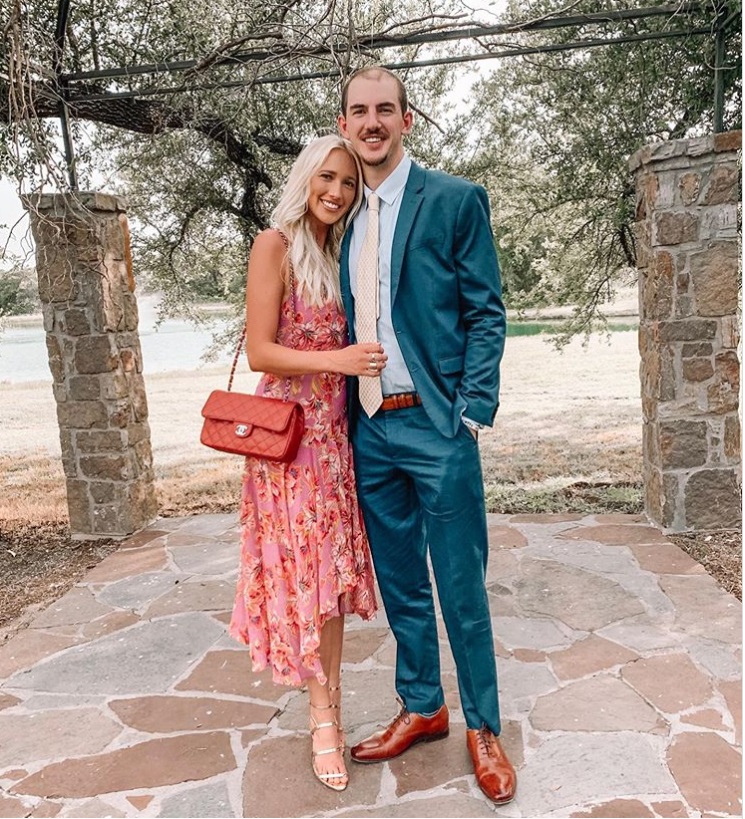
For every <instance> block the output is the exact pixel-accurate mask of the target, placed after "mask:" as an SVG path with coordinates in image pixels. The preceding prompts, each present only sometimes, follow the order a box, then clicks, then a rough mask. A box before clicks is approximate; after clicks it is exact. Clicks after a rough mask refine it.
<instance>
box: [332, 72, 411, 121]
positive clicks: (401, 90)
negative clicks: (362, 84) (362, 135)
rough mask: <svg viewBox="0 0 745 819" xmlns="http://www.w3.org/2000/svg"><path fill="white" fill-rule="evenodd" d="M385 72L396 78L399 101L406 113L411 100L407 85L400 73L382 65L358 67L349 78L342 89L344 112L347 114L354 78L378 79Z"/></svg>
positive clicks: (342, 108) (342, 107) (402, 110)
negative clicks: (407, 94) (395, 72)
mask: <svg viewBox="0 0 745 819" xmlns="http://www.w3.org/2000/svg"><path fill="white" fill-rule="evenodd" d="M383 74H385V75H386V76H388V77H393V79H394V80H395V82H396V85H397V86H398V101H399V103H400V104H401V113H402V114H405V113H406V112H407V111H408V110H409V100H408V97H407V96H406V86H405V85H404V84H403V81H402V80H401V78H400V77H399V76H398V74H394V73H393V71H389V70H388V69H387V68H383V67H382V66H380V65H367V66H365V67H364V68H358V69H357V70H356V71H355V72H353V73H352V74H351V75H350V76H349V77H348V78H347V81H346V82H345V83H344V86H343V88H342V89H341V112H342V114H343V115H346V113H347V99H348V97H349V86H350V84H351V82H352V80H356V79H357V77H371V78H372V79H374V80H377V79H379V78H380V77H381V76H382V75H383Z"/></svg>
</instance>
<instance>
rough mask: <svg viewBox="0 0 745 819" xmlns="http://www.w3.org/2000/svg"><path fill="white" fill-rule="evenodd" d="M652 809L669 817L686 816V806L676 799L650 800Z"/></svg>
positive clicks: (672, 818) (676, 818) (660, 814)
mask: <svg viewBox="0 0 745 819" xmlns="http://www.w3.org/2000/svg"><path fill="white" fill-rule="evenodd" d="M652 810H653V811H655V813H656V814H657V815H658V816H664V817H670V819H678V818H679V817H687V816H688V808H687V807H686V806H685V805H684V804H683V803H682V802H678V801H673V800H670V801H665V802H652Z"/></svg>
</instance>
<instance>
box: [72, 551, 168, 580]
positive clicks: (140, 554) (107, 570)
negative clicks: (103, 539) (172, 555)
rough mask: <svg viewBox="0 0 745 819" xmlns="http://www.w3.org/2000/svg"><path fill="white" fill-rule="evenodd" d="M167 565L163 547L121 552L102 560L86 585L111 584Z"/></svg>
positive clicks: (88, 578) (91, 573)
mask: <svg viewBox="0 0 745 819" xmlns="http://www.w3.org/2000/svg"><path fill="white" fill-rule="evenodd" d="M165 565H166V550H165V547H163V546H145V547H141V548H139V549H126V550H121V549H120V550H119V551H116V552H114V553H113V554H111V555H109V556H108V557H107V558H105V559H104V560H102V561H101V562H100V563H99V564H98V566H96V567H95V568H94V569H92V570H91V571H90V572H88V574H87V575H86V576H85V582H86V583H111V582H112V581H114V580H122V579H123V578H125V577H133V576H134V575H138V574H144V573H145V572H152V571H157V570H158V569H162V568H163V567H164V566H165Z"/></svg>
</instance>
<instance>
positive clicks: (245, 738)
mask: <svg viewBox="0 0 745 819" xmlns="http://www.w3.org/2000/svg"><path fill="white" fill-rule="evenodd" d="M265 734H266V731H261V730H259V729H258V728H251V729H249V730H247V731H241V747H242V748H248V746H249V745H250V744H251V743H252V742H254V741H255V740H257V739H261V737H263V736H264V735H265Z"/></svg>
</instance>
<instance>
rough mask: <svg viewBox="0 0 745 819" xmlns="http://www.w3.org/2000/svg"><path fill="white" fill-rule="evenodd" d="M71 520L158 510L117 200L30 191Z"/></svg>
mask: <svg viewBox="0 0 745 819" xmlns="http://www.w3.org/2000/svg"><path fill="white" fill-rule="evenodd" d="M24 206H25V207H26V209H27V210H28V211H29V214H30V216H31V228H32V231H33V235H34V240H35V242H36V270H37V275H38V279H39V296H40V298H41V302H42V310H43V314H44V329H45V330H46V334H47V335H46V341H47V350H48V353H49V368H50V370H51V371H52V377H53V379H54V397H55V399H56V401H57V419H58V421H59V427H60V441H61V443H62V463H63V466H64V469H65V475H66V477H67V505H68V510H69V515H70V529H71V531H72V534H73V536H75V537H78V538H80V539H86V538H96V537H123V536H125V535H129V534H131V533H132V532H135V531H137V530H138V529H141V528H143V527H144V526H147V525H148V524H149V523H151V522H152V521H153V520H154V519H155V517H156V515H157V502H156V499H155V489H154V484H153V468H152V450H151V446H150V427H149V425H148V422H147V415H148V413H147V399H146V396H145V384H144V380H143V377H142V353H141V350H140V339H139V336H138V333H137V324H138V315H137V302H136V299H135V295H134V292H133V291H134V280H133V278H132V274H131V269H130V265H129V264H128V259H129V243H128V239H129V235H128V232H127V223H126V216H125V207H124V203H123V200H122V199H121V198H120V197H117V196H111V195H108V194H102V193H80V194H41V195H37V196H29V197H26V199H25V200H24Z"/></svg>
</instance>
